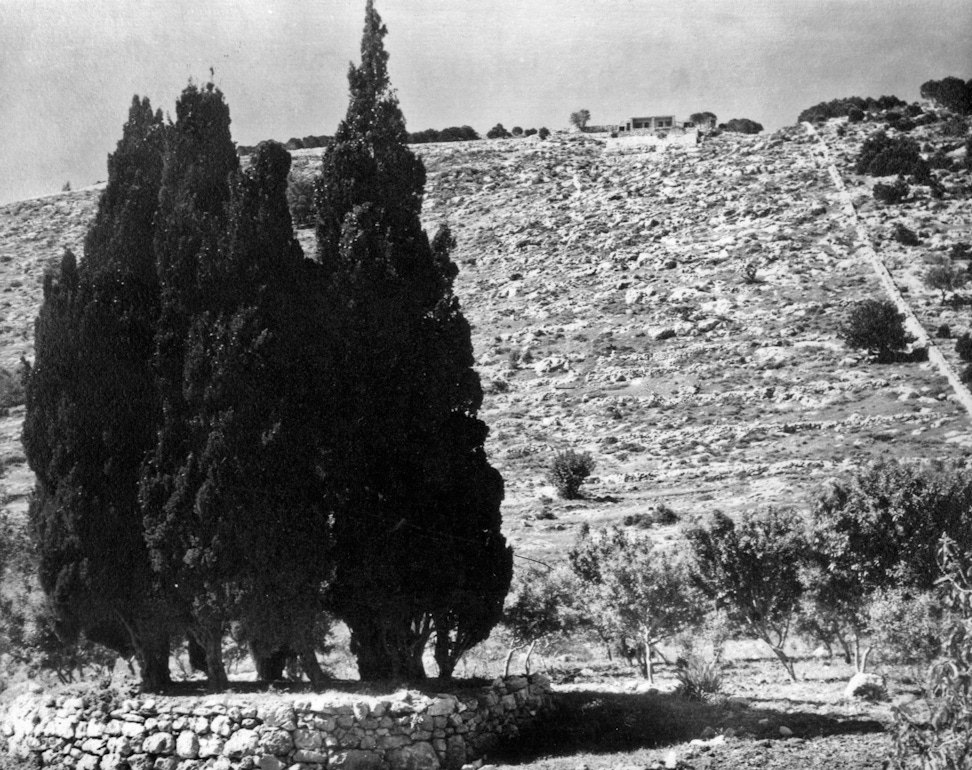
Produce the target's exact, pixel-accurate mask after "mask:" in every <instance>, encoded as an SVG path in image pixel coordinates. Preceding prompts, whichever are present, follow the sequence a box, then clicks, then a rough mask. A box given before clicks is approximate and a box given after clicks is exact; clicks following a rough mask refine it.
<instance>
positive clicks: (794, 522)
mask: <svg viewBox="0 0 972 770" xmlns="http://www.w3.org/2000/svg"><path fill="white" fill-rule="evenodd" d="M685 535H686V539H687V540H688V543H689V546H690V548H691V551H692V562H691V566H690V574H691V577H692V580H693V582H694V584H695V585H696V586H697V587H698V588H699V590H700V591H702V593H703V594H704V595H705V596H706V597H707V598H709V599H710V600H712V601H713V602H714V603H715V606H716V607H717V608H722V609H725V610H726V611H727V613H728V615H729V618H730V619H731V620H732V621H733V622H734V623H735V624H737V625H738V626H739V627H741V628H745V629H746V630H748V631H749V632H750V633H752V634H753V635H754V636H755V637H756V638H757V639H760V640H761V641H763V642H765V643H766V644H767V645H768V646H769V647H770V649H771V650H772V651H773V654H774V655H776V657H777V658H778V659H779V661H780V663H781V664H782V665H783V667H784V668H785V669H786V672H787V674H788V675H789V676H790V678H791V679H794V680H795V678H796V676H795V674H794V671H793V661H792V660H791V659H790V658H789V656H788V655H787V654H786V652H784V649H783V647H784V644H785V643H786V640H787V638H788V637H789V634H790V630H791V628H792V627H793V623H794V620H795V616H796V612H797V610H798V607H799V602H800V597H801V594H802V592H803V586H802V583H801V581H800V563H801V560H802V558H803V556H804V552H805V549H806V535H805V532H804V527H803V523H802V521H801V520H800V518H799V517H798V515H797V514H796V513H795V512H793V511H790V510H786V509H776V508H770V509H766V510H764V511H758V512H754V513H746V514H744V515H743V516H742V517H741V518H740V520H739V522H738V523H736V522H734V521H733V520H732V519H730V518H729V517H728V516H726V515H725V514H724V513H721V512H718V511H717V512H715V513H714V514H712V515H711V516H710V517H709V519H708V520H707V521H704V522H701V523H698V524H695V525H693V526H692V527H689V528H688V529H687V530H686V533H685Z"/></svg>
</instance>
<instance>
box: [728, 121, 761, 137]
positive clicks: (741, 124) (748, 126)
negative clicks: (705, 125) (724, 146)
mask: <svg viewBox="0 0 972 770" xmlns="http://www.w3.org/2000/svg"><path fill="white" fill-rule="evenodd" d="M719 128H721V129H722V130H724V131H731V132H733V133H736V134H758V133H759V132H760V131H762V130H763V126H762V124H761V123H757V122H756V121H755V120H750V119H749V118H733V119H732V120H729V121H727V122H725V123H721V124H720V125H719Z"/></svg>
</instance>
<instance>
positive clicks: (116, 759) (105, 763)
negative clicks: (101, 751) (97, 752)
mask: <svg viewBox="0 0 972 770" xmlns="http://www.w3.org/2000/svg"><path fill="white" fill-rule="evenodd" d="M99 767H100V768H101V770H128V762H127V761H126V759H125V757H123V756H122V755H121V754H105V755H104V756H103V757H102V758H101V763H100V765H99Z"/></svg>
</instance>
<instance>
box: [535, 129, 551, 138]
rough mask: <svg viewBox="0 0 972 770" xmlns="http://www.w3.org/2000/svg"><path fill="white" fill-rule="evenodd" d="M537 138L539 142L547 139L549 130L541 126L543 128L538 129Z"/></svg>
mask: <svg viewBox="0 0 972 770" xmlns="http://www.w3.org/2000/svg"><path fill="white" fill-rule="evenodd" d="M537 136H539V137H540V139H541V140H542V139H546V138H547V137H548V136H550V129H549V128H547V127H546V126H543V127H542V128H541V129H540V130H539V131H538V132H537Z"/></svg>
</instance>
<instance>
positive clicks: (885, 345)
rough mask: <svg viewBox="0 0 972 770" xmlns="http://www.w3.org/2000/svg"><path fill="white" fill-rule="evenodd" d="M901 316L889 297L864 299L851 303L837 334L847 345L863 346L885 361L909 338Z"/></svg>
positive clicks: (909, 339)
mask: <svg viewBox="0 0 972 770" xmlns="http://www.w3.org/2000/svg"><path fill="white" fill-rule="evenodd" d="M904 320H905V317H904V314H903V313H899V312H898V308H897V307H895V304H894V303H893V302H891V301H890V300H886V299H883V300H882V299H866V300H862V301H861V302H858V303H857V304H855V305H854V307H853V308H852V309H851V311H850V313H848V315H847V318H846V320H845V321H844V323H843V324H842V325H841V326H840V328H839V329H838V330H837V335H838V336H839V337H840V338H841V339H842V340H843V341H844V342H845V343H846V344H847V345H849V346H850V347H852V348H857V349H859V350H866V351H868V352H869V353H870V354H871V355H872V356H874V357H875V358H876V359H877V360H878V361H879V362H884V363H887V362H889V361H893V360H894V359H895V357H896V356H897V354H898V353H899V352H900V351H902V350H904V349H905V348H906V347H907V346H908V344H909V343H910V342H911V341H912V337H911V335H909V334H908V333H907V332H906V331H905V326H904Z"/></svg>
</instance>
